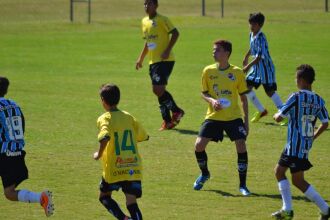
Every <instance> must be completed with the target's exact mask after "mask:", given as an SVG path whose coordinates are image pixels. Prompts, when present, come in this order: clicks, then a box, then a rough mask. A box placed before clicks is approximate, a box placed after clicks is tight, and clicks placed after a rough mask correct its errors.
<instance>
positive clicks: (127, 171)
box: [112, 169, 141, 176]
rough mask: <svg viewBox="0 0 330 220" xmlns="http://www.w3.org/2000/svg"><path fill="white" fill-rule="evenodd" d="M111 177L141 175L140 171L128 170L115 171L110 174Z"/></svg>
mask: <svg viewBox="0 0 330 220" xmlns="http://www.w3.org/2000/svg"><path fill="white" fill-rule="evenodd" d="M112 174H113V176H121V175H127V174H129V175H131V176H132V175H134V174H141V171H140V170H129V169H126V170H117V171H115V172H113V173H112Z"/></svg>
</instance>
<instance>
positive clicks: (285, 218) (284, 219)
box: [272, 210, 293, 220]
mask: <svg viewBox="0 0 330 220" xmlns="http://www.w3.org/2000/svg"><path fill="white" fill-rule="evenodd" d="M272 217H273V218H275V219H281V220H291V219H293V211H292V210H290V211H284V210H279V211H277V212H274V213H272Z"/></svg>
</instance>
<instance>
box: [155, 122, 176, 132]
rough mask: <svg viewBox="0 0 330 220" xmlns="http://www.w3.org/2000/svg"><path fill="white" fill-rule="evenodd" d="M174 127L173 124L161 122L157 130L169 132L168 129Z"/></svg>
mask: <svg viewBox="0 0 330 220" xmlns="http://www.w3.org/2000/svg"><path fill="white" fill-rule="evenodd" d="M175 126H176V124H174V123H173V122H166V121H163V123H162V125H161V126H160V128H159V131H164V130H170V129H172V128H174V127H175Z"/></svg>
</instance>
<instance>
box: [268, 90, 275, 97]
mask: <svg viewBox="0 0 330 220" xmlns="http://www.w3.org/2000/svg"><path fill="white" fill-rule="evenodd" d="M274 92H275V91H274V90H270V91H266V94H267V96H268V97H269V98H271V97H272V96H273V95H274Z"/></svg>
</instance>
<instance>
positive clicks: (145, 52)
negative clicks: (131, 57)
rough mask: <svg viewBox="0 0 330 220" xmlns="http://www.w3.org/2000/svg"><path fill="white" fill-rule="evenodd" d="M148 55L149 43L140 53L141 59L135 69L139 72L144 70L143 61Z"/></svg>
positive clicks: (145, 44)
mask: <svg viewBox="0 0 330 220" xmlns="http://www.w3.org/2000/svg"><path fill="white" fill-rule="evenodd" d="M147 54H148V46H147V42H145V43H144V47H143V49H142V51H141V53H140V56H139V58H138V59H137V61H136V64H135V69H136V70H139V69H140V68H142V64H143V60H144V58H145V57H146V55H147Z"/></svg>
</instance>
